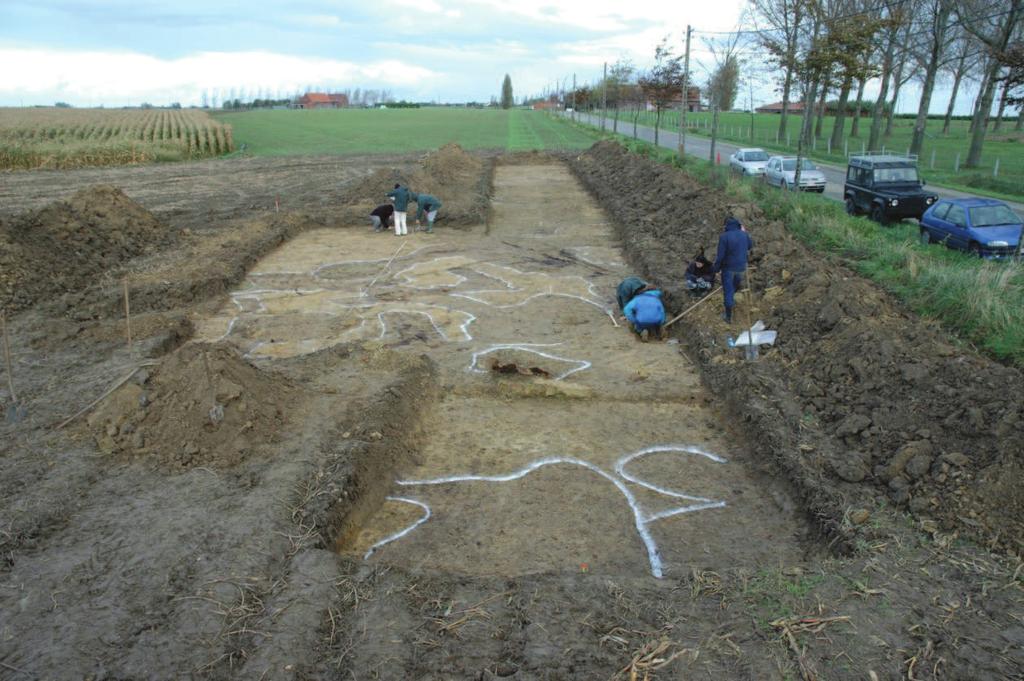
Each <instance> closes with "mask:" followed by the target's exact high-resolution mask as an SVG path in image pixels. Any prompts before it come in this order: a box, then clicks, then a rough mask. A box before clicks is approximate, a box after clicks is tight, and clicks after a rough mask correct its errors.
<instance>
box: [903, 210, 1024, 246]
mask: <svg viewBox="0 0 1024 681" xmlns="http://www.w3.org/2000/svg"><path fill="white" fill-rule="evenodd" d="M920 224H921V243H924V244H931V243H936V242H938V243H944V244H946V245H947V246H949V247H950V248H955V249H958V250H961V251H967V252H969V253H973V254H974V255H977V256H979V257H982V258H989V259H999V260H1001V259H1004V258H1009V257H1012V256H1013V255H1014V254H1015V253H1016V252H1017V245H1018V244H1019V243H1020V237H1021V229H1022V227H1024V225H1022V222H1021V219H1020V217H1019V216H1018V215H1017V214H1016V213H1014V212H1013V211H1012V210H1010V207H1009V206H1007V205H1006V204H1005V203H1003V202H1002V201H997V200H995V199H942V200H941V201H939V202H938V203H936V204H935V205H934V206H932V207H931V208H929V209H928V210H926V211H925V212H924V215H923V216H921V220H920Z"/></svg>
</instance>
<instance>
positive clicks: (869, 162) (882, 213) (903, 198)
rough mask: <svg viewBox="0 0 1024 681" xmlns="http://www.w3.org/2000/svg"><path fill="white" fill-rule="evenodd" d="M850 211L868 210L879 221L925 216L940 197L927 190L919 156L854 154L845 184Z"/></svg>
mask: <svg viewBox="0 0 1024 681" xmlns="http://www.w3.org/2000/svg"><path fill="white" fill-rule="evenodd" d="M843 197H844V199H845V200H846V212H847V213H849V214H850V215H858V214H860V213H867V214H868V215H870V216H871V219H872V220H874V221H875V222H877V223H879V224H883V225H884V224H886V223H888V222H889V221H890V220H902V219H903V218H917V219H918V220H920V219H921V216H922V215H924V212H925V211H926V210H928V208H929V207H930V206H931V205H932V204H934V203H935V202H936V201H938V200H939V197H938V196H936V195H935V194H932V193H931V192H927V191H925V190H924V182H923V181H922V180H921V178H920V177H919V176H918V174H917V157H916V156H893V155H891V154H865V155H862V156H851V157H850V160H849V163H848V165H847V167H846V184H845V185H844V187H843Z"/></svg>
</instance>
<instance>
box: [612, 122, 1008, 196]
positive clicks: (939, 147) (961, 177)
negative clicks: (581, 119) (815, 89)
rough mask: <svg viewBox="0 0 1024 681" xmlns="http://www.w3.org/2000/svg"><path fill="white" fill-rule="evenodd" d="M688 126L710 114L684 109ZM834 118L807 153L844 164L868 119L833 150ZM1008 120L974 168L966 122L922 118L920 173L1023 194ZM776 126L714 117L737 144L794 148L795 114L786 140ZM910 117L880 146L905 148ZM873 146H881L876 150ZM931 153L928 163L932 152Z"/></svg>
mask: <svg viewBox="0 0 1024 681" xmlns="http://www.w3.org/2000/svg"><path fill="white" fill-rule="evenodd" d="M632 121H633V119H632V115H631V114H630V113H629V112H622V113H621V114H620V115H619V130H620V132H626V133H629V132H630V131H631V130H632ZM686 122H687V127H688V130H689V131H690V132H691V133H696V134H698V135H704V136H710V134H711V131H710V129H709V128H710V125H711V114H710V113H707V112H704V113H690V114H687V115H686ZM640 123H641V124H642V125H650V126H653V125H654V113H652V112H646V111H645V112H642V113H641V114H640ZM834 123H835V118H834V117H833V116H826V117H825V120H824V123H823V125H822V137H821V139H818V140H816V142H815V145H814V148H813V149H809V150H808V153H809V154H810V156H811V157H812V158H815V159H817V160H820V161H826V162H828V163H831V164H833V165H838V166H844V165H845V164H846V156H845V155H844V151H848V152H849V153H851V154H853V153H859V152H860V151H861V149H862V146H863V145H865V144H866V143H867V138H868V134H869V132H870V130H871V119H870V118H862V119H861V121H860V134H859V135H858V137H856V138H849V132H850V124H851V120H850V119H847V120H846V137H847V138H848V144H846V145H844V146H842V147H839V148H837V149H831V150H830V149H829V147H828V140H829V138H830V137H831V135H832V127H833V125H834ZM661 125H662V128H663V129H666V130H668V131H671V132H672V133H675V132H676V131H677V130H678V129H679V128H678V126H679V112H677V111H667V112H664V113H663V114H662V123H661ZM1014 125H1015V122H1014V121H1006V120H1004V121H1003V124H1002V128H1001V129H1000V130H998V131H992V130H991V128H990V129H989V132H988V135H987V137H986V139H985V150H984V154H983V156H982V167H981V168H978V169H967V168H964V167H963V164H964V162H965V161H966V159H967V149H968V147H969V145H970V138H969V135H968V133H967V126H968V123H967V121H953V122H952V126H951V128H950V131H949V134H948V135H942V134H941V131H942V121H941V120H932V119H930V120H929V121H928V129H927V131H926V137H925V143H924V149H923V150H922V153H921V155H920V156H921V158H920V161H919V165H920V168H921V175H922V176H923V177H924V178H925V179H926V180H927V181H928V182H932V183H935V184H941V185H943V186H946V187H952V188H955V189H961V190H963V191H966V192H970V193H973V194H986V195H990V196H995V197H997V198H1005V199H1010V200H1014V201H1019V200H1021V199H1024V132H1017V131H1014ZM778 128H779V117H778V115H775V114H754V135H753V139H751V135H750V114H747V113H722V114H720V116H719V138H720V139H723V140H726V141H728V142H732V143H736V144H743V145H746V146H757V147H762V148H764V149H766V150H769V151H780V152H785V153H795V152H796V138H797V132H798V131H799V129H800V118H799V117H798V116H793V117H791V118H790V119H789V122H788V124H787V129H788V131H789V138H790V139H789V142H790V143H789V145H787V144H786V139H785V138H783V139H781V140H779V142H778V143H776V141H775V135H776V133H777V132H778ZM913 128H914V121H913V120H912V119H907V118H897V119H895V120H894V121H893V133H892V135H891V136H890V137H887V138H884V139H883V140H882V142H881V145H880V146H882V147H884V148H885V149H886V150H887V151H893V152H895V153H900V154H902V153H905V152H906V151H907V149H908V148H909V147H910V136H911V133H912V132H913ZM878 150H879V151H880V150H881V149H878ZM933 152H934V162H933V159H932V154H933ZM958 153H959V154H960V170H959V172H957V171H956V157H957V154H958ZM997 159H998V161H999V170H998V175H997V176H993V173H994V170H995V164H996V160H997Z"/></svg>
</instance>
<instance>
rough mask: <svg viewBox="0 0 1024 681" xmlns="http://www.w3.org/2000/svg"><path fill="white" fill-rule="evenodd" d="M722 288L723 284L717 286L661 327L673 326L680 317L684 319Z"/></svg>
mask: <svg viewBox="0 0 1024 681" xmlns="http://www.w3.org/2000/svg"><path fill="white" fill-rule="evenodd" d="M721 290H722V287H721V286H718V287H716V288H715V290H714V291H712V292H711V293H709V294H707V295H706V296H704V297H703V298H701V299H700V300H698V301H697V302H696V303H694V304H693V305H691V306H690V307H688V308H686V309H685V310H683V311H682V312H680V313H679V314H677V315H676V316H675V317H673V318H672V319H670V320H668V321H667V322H665V323H664V324H663V325H662V327H661V328H663V329H667V328H668V327H670V326H672V325H673V324H675V323H676V322H678V321H679V320H680V319H682V318H683V317H685V316H686V315H688V314H689V313H690V312H691V311H693V310H696V309H697V307H698V306H700V305H702V304H703V303H704V302H706V301H707V300H709V299H710V298H711V297H712V296H714V295H715V294H716V293H718V292H719V291H721Z"/></svg>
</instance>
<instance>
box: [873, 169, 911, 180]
mask: <svg viewBox="0 0 1024 681" xmlns="http://www.w3.org/2000/svg"><path fill="white" fill-rule="evenodd" d="M917 181H918V180H917V168H914V167H908V168H875V182H917Z"/></svg>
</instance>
